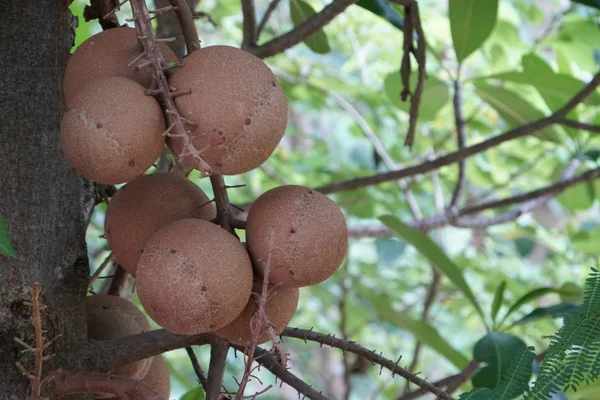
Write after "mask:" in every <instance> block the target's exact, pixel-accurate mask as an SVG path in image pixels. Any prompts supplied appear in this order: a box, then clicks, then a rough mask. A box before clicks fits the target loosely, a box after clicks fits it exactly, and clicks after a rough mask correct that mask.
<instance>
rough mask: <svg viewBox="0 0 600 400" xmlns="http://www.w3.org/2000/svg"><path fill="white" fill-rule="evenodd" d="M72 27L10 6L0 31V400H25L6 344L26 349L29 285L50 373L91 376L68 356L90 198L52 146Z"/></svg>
mask: <svg viewBox="0 0 600 400" xmlns="http://www.w3.org/2000/svg"><path fill="white" fill-rule="evenodd" d="M74 28H75V22H74V18H73V17H72V15H71V13H70V11H69V10H66V9H65V7H64V4H63V3H62V2H54V1H43V2H40V1H33V0H26V1H11V2H9V3H8V4H6V5H5V7H4V8H3V18H2V24H1V25H0V76H2V85H0V122H1V123H0V138H1V141H0V177H1V179H0V182H1V187H2V192H1V194H0V213H1V214H2V216H3V217H4V219H5V222H6V225H7V229H8V232H9V236H10V238H11V240H12V242H13V246H14V248H15V250H16V252H17V258H15V259H13V258H9V257H7V256H4V255H0V354H1V355H2V356H0V399H8V398H10V397H11V396H12V395H16V396H18V397H20V398H24V397H25V394H26V392H27V390H28V389H29V382H28V380H27V378H25V377H24V376H22V375H21V374H20V372H19V371H18V370H17V368H16V367H15V362H17V361H20V362H21V363H22V364H23V365H24V366H25V367H26V368H31V367H32V365H33V362H32V360H33V358H32V357H31V355H30V354H29V353H27V352H25V353H23V352H21V350H22V347H21V346H20V345H19V344H18V343H16V342H15V341H14V337H18V338H20V339H22V340H24V341H25V342H26V343H32V341H33V337H34V330H33V325H32V318H31V315H32V314H31V310H30V309H29V308H27V307H25V306H23V301H25V300H30V296H29V291H28V289H27V286H29V285H31V284H33V283H34V282H39V283H40V285H41V287H42V294H41V301H42V303H43V304H45V305H47V306H48V309H47V311H45V312H44V313H43V315H42V323H43V328H44V329H46V330H47V331H48V332H47V333H46V334H45V336H46V338H47V339H52V338H53V337H55V336H57V335H58V334H61V335H62V336H61V337H60V339H58V340H57V341H56V342H55V343H54V344H53V345H52V346H51V347H50V349H49V351H48V353H55V354H56V357H55V358H53V359H51V360H49V361H47V362H46V363H45V364H44V371H45V373H48V372H51V371H52V370H53V369H56V368H58V367H61V368H65V369H70V370H90V369H94V367H96V366H95V365H92V361H91V360H92V358H89V359H84V358H77V357H72V352H73V350H74V349H78V348H85V346H86V345H87V341H86V336H87V327H86V319H85V309H84V306H83V302H82V301H81V300H82V299H83V297H84V296H85V295H86V289H87V281H88V277H89V264H88V258H87V249H86V244H85V230H86V226H87V223H88V221H89V217H90V214H91V211H92V210H93V204H94V200H95V193H94V188H93V185H92V184H91V183H90V182H89V181H87V180H85V179H83V178H82V177H80V176H79V175H78V174H77V173H76V172H75V171H73V169H72V168H71V167H70V166H69V165H68V164H67V162H66V160H65V159H64V157H63V155H62V152H61V148H60V140H59V127H60V120H61V116H62V112H63V98H62V81H63V73H64V69H65V65H66V62H67V60H68V56H69V50H70V48H71V46H72V44H73V37H74Z"/></svg>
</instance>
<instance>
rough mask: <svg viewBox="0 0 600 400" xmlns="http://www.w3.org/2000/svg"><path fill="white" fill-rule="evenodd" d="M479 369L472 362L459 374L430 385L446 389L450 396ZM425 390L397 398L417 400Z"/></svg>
mask: <svg viewBox="0 0 600 400" xmlns="http://www.w3.org/2000/svg"><path fill="white" fill-rule="evenodd" d="M477 368H479V362H478V361H475V360H472V361H471V362H470V363H469V364H468V365H467V366H466V367H465V369H463V370H462V371H461V372H460V373H459V374H456V375H451V376H447V377H446V378H443V379H440V380H439V381H437V382H434V383H432V385H434V386H436V387H439V388H444V387H445V388H446V393H448V394H452V393H453V392H454V391H456V389H458V388H459V387H460V385H462V384H463V383H465V382H466V381H468V380H469V379H471V376H473V374H474V373H475V371H476V370H477ZM427 392H428V391H427V390H425V389H418V390H415V391H414V392H410V393H406V394H404V395H402V396H400V397H399V398H398V400H414V399H418V398H420V397H422V396H424V395H426V394H427Z"/></svg>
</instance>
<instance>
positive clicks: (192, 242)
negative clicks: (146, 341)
mask: <svg viewBox="0 0 600 400" xmlns="http://www.w3.org/2000/svg"><path fill="white" fill-rule="evenodd" d="M136 283H137V289H138V296H139V300H140V303H142V305H143V306H144V309H145V310H146V312H147V313H148V315H149V316H150V317H151V318H152V319H153V320H154V321H156V323H157V324H159V325H160V326H162V327H163V328H165V329H167V330H169V331H171V332H174V333H179V334H182V335H195V334H199V333H205V332H211V331H215V330H217V329H220V328H222V327H223V326H225V325H227V324H229V323H230V322H231V321H233V320H234V319H235V318H236V317H237V316H238V315H240V313H241V312H242V310H243V309H244V307H246V303H248V299H249V298H250V292H251V290H252V263H251V261H250V257H249V256H248V253H247V252H246V249H244V246H243V245H242V244H241V243H240V242H239V240H238V239H236V237H235V236H233V235H232V234H231V233H229V232H227V231H226V230H224V229H223V228H221V227H219V226H217V225H215V224H213V223H211V222H207V221H203V220H201V219H190V218H187V219H180V220H178V221H175V222H173V223H171V224H169V225H166V226H164V227H163V228H161V229H159V230H158V231H157V232H156V233H155V234H154V235H153V236H152V237H151V238H150V240H148V242H147V243H146V246H145V247H144V252H143V253H142V255H141V257H140V259H139V260H138V264H137V274H136Z"/></svg>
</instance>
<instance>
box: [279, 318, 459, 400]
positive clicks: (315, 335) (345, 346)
mask: <svg viewBox="0 0 600 400" xmlns="http://www.w3.org/2000/svg"><path fill="white" fill-rule="evenodd" d="M281 336H287V337H293V338H296V339H302V340H304V341H307V340H310V341H312V342H317V343H320V344H322V345H323V344H324V345H327V346H330V347H335V348H337V349H340V350H343V351H348V352H350V353H354V354H356V355H358V356H360V357H363V358H364V359H366V360H369V361H371V362H372V363H374V364H378V365H381V366H382V367H384V368H387V369H389V370H390V371H392V373H393V374H396V375H400V376H401V377H403V378H404V379H406V380H407V381H409V382H411V383H414V384H415V385H417V386H419V387H420V388H423V389H426V390H427V391H429V392H430V393H433V394H435V395H436V396H438V398H439V399H443V400H452V396H450V395H449V394H448V393H446V392H444V391H443V390H441V389H440V388H438V387H435V386H434V385H432V384H431V383H429V382H427V381H426V380H424V379H421V378H419V377H418V376H416V375H415V374H412V373H410V372H409V371H407V370H406V369H404V368H402V367H400V366H399V365H398V363H397V362H394V361H392V360H389V359H387V358H385V357H383V356H381V355H380V354H377V353H376V352H375V351H373V350H369V349H367V348H365V347H363V346H361V345H359V344H357V343H355V342H352V341H346V340H343V339H340V338H336V337H334V336H331V335H325V334H323V333H319V332H315V331H312V330H306V329H299V328H286V329H285V330H284V331H283V332H282V333H281ZM398 361H399V360H398Z"/></svg>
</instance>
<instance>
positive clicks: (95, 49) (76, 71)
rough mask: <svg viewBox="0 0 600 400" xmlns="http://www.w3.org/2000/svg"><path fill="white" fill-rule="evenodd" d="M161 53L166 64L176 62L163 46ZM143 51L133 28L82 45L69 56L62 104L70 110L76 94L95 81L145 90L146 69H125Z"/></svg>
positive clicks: (148, 80) (102, 34)
mask: <svg viewBox="0 0 600 400" xmlns="http://www.w3.org/2000/svg"><path fill="white" fill-rule="evenodd" d="M159 46H160V50H161V52H162V54H163V56H164V57H165V60H166V61H167V62H177V61H178V60H177V56H176V55H175V53H173V52H172V51H171V49H169V46H167V45H166V44H165V43H160V44H159ZM143 51H144V49H143V47H142V45H141V43H140V42H139V40H138V38H137V32H136V30H135V29H134V28H128V27H121V28H113V29H107V30H105V31H102V32H100V33H98V34H96V35H93V36H91V37H90V38H89V39H87V40H86V41H85V42H83V43H82V44H81V45H80V46H79V47H78V48H77V49H76V50H75V52H74V53H73V55H71V57H70V58H69V61H68V63H67V67H66V70H65V79H64V82H63V88H64V94H65V104H66V105H67V107H68V108H71V107H72V105H71V100H72V98H73V96H75V93H77V92H78V91H79V90H81V89H82V88H83V87H85V86H86V85H88V84H89V83H90V82H93V81H95V80H97V79H102V78H108V77H112V76H120V77H123V78H127V79H131V80H132V81H135V82H137V83H139V84H140V85H142V86H143V87H144V88H148V87H149V86H150V84H151V83H152V81H153V79H154V78H153V77H152V70H151V69H150V68H148V67H146V68H141V69H140V70H139V71H136V69H135V68H134V66H133V65H132V66H128V64H129V63H131V62H133V61H134V60H135V59H136V58H137V57H138V56H139V55H140V54H142V52H143Z"/></svg>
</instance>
